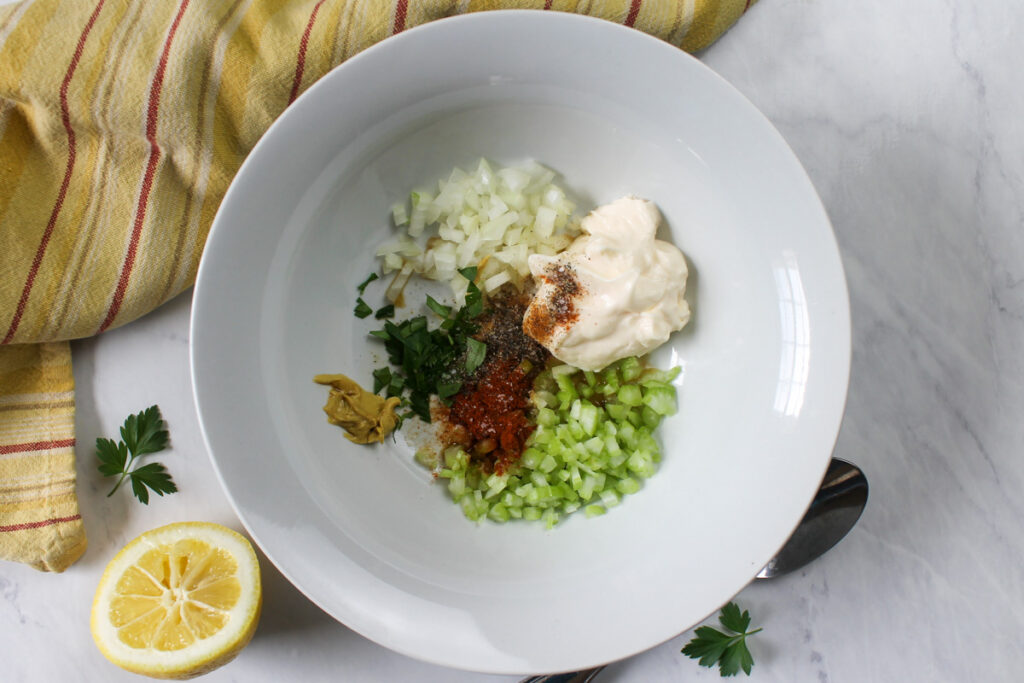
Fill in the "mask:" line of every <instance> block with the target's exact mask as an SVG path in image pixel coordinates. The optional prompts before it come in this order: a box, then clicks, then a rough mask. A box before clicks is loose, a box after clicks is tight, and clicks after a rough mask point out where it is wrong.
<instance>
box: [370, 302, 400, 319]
mask: <svg viewBox="0 0 1024 683" xmlns="http://www.w3.org/2000/svg"><path fill="white" fill-rule="evenodd" d="M373 317H374V318H376V319H377V320H382V319H383V318H394V317H395V305H394V304H388V305H387V306H381V307H380V308H378V309H377V312H376V313H374V314H373Z"/></svg>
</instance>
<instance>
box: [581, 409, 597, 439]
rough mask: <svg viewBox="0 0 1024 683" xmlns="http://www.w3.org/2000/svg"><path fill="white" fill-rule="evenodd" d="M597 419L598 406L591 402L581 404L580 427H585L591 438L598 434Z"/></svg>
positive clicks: (584, 429)
mask: <svg viewBox="0 0 1024 683" xmlns="http://www.w3.org/2000/svg"><path fill="white" fill-rule="evenodd" d="M597 418H598V408H597V406H595V405H594V404H593V403H591V402H590V401H586V402H585V403H581V406H580V414H579V421H580V426H581V427H583V431H584V432H586V433H587V434H588V435H589V436H593V435H594V434H595V433H596V432H597Z"/></svg>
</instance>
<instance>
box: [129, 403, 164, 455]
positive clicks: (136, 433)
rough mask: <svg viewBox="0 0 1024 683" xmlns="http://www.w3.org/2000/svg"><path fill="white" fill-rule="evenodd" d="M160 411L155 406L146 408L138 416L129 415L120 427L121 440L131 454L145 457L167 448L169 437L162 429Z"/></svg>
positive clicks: (162, 422) (162, 423)
mask: <svg viewBox="0 0 1024 683" xmlns="http://www.w3.org/2000/svg"><path fill="white" fill-rule="evenodd" d="M163 426H164V421H163V420H162V419H160V409H159V408H157V407H156V406H150V407H149V408H146V409H145V410H143V411H142V412H141V413H139V414H138V415H129V416H128V419H127V420H125V421H124V426H123V427H121V438H122V439H124V443H125V445H126V446H127V447H128V450H129V451H131V452H132V454H134V455H136V456H139V455H146V454H147V453H156V452H158V451H162V450H163V449H165V448H167V443H168V441H170V435H169V434H168V433H167V430H166V429H164V428H163Z"/></svg>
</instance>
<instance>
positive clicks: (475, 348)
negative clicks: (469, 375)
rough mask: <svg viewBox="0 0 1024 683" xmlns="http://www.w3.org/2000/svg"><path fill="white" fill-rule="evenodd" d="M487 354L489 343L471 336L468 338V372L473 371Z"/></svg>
mask: <svg viewBox="0 0 1024 683" xmlns="http://www.w3.org/2000/svg"><path fill="white" fill-rule="evenodd" d="M486 356H487V344H485V343H483V342H482V341H477V340H476V339H473V338H472V337H470V338H469V339H467V340H466V372H473V371H474V370H476V369H477V368H478V367H480V365H481V363H483V362H484V358H485V357H486Z"/></svg>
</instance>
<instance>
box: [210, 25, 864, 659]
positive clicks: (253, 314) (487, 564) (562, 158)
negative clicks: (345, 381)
mask: <svg viewBox="0 0 1024 683" xmlns="http://www.w3.org/2000/svg"><path fill="white" fill-rule="evenodd" d="M481 156H483V157H487V158H489V159H491V160H494V161H497V162H506V163H507V162H514V161H519V160H525V159H530V158H533V159H536V160H538V161H541V162H542V163H544V164H547V165H549V166H550V167H551V168H553V169H556V170H557V171H559V172H560V173H561V174H562V175H563V178H562V182H563V183H564V185H565V186H566V187H567V188H569V189H570V190H571V191H572V192H573V193H574V195H575V197H576V199H577V200H578V203H579V206H580V207H581V208H583V209H585V210H586V209H589V208H592V207H593V206H595V205H597V204H600V203H603V202H606V201H610V200H612V199H615V198H617V197H619V196H621V195H623V194H627V193H635V194H637V195H640V196H643V197H646V198H649V199H652V200H654V201H655V202H657V204H658V206H659V207H660V208H661V210H662V212H663V214H664V216H665V218H666V221H667V224H668V226H669V228H668V230H669V231H670V235H668V237H669V238H670V239H672V241H674V242H675V244H677V245H678V246H679V247H681V248H682V249H683V250H684V252H685V253H686V254H687V256H688V259H689V262H690V265H691V266H692V271H691V272H692V274H691V281H690V293H689V298H690V301H691V304H692V307H693V311H694V314H693V320H692V322H691V323H690V325H689V326H688V327H687V328H686V329H685V330H683V331H682V332H681V333H678V334H676V335H675V336H674V337H673V338H672V340H671V341H670V342H669V343H668V344H667V345H666V346H664V347H663V348H662V349H661V350H659V351H658V352H657V354H656V360H657V362H658V363H659V364H661V365H663V366H667V365H668V364H670V363H678V364H680V365H682V366H683V368H684V372H683V375H682V379H681V380H680V387H679V406H680V410H679V413H678V415H676V416H674V417H672V418H670V419H668V420H666V421H665V423H664V424H663V426H662V428H661V431H660V436H661V440H662V442H663V444H664V450H665V458H664V461H663V464H662V466H661V469H660V471H659V472H658V473H657V474H656V475H655V476H654V477H653V478H652V479H650V480H649V481H648V482H647V484H646V486H645V488H644V489H643V490H642V491H641V492H639V493H638V494H636V495H634V496H630V497H628V498H626V499H625V501H624V504H622V505H620V506H619V507H616V508H614V509H612V510H611V511H610V512H609V513H608V514H607V515H605V516H603V517H599V518H595V519H584V518H582V517H581V518H579V519H576V518H571V519H569V520H568V521H567V522H565V523H564V524H561V525H559V526H558V527H556V528H555V529H553V530H551V531H545V530H544V529H543V527H542V526H541V525H536V524H525V523H509V524H506V525H496V524H493V523H490V522H487V523H484V524H481V525H476V524H473V523H470V522H468V521H467V520H466V519H464V518H463V516H462V513H461V511H460V510H459V508H458V507H457V506H455V505H453V504H452V503H451V502H450V501H449V500H448V499H447V498H446V495H445V492H444V490H443V487H442V486H440V485H436V484H432V483H431V479H430V476H429V475H428V474H427V473H426V472H425V471H423V470H422V469H420V468H419V467H418V466H416V465H415V464H414V463H413V462H412V459H411V452H410V450H409V449H408V448H406V447H405V445H404V443H403V441H402V439H399V440H398V441H397V443H396V444H387V445H385V446H382V447H378V448H372V449H371V448H364V447H356V446H352V445H350V444H349V443H348V442H347V441H346V440H345V439H343V438H342V435H341V432H340V431H339V430H338V429H337V428H336V427H332V426H330V425H328V424H327V422H326V421H325V419H324V415H323V413H322V412H321V406H322V404H323V402H324V399H325V390H324V388H323V387H320V386H317V385H315V384H313V382H312V377H313V375H314V374H316V373H321V372H345V373H348V374H351V375H354V376H355V377H357V378H359V379H361V380H363V381H367V382H368V381H369V377H370V370H371V368H372V367H373V365H374V361H373V357H372V354H371V346H370V344H369V342H368V341H367V337H366V332H367V330H369V329H371V325H370V323H369V322H368V321H357V320H356V319H355V318H354V317H353V316H352V308H353V303H354V299H355V286H356V284H357V283H358V282H359V281H360V280H362V279H363V277H364V276H366V274H367V273H369V272H370V271H371V270H372V269H374V268H375V263H374V259H373V249H374V247H375V246H377V245H378V244H379V243H380V242H382V241H384V240H385V239H387V238H388V237H389V235H390V234H391V228H390V227H389V221H388V207H389V206H390V204H391V203H392V202H394V201H396V200H397V199H399V198H402V197H404V196H405V195H406V193H407V192H408V191H409V190H410V188H412V187H413V186H415V185H420V184H423V183H425V182H428V181H432V180H434V179H436V178H437V177H438V176H440V175H441V174H443V173H446V172H447V171H448V170H449V169H451V168H452V167H453V166H455V165H459V164H461V165H467V164H471V163H473V162H475V160H476V159H477V158H479V157H481ZM849 359H850V330H849V308H848V302H847V295H846V288H845V281H844V279H843V273H842V267H841V264H840V260H839V256H838V253H837V249H836V244H835V240H834V237H833V234H832V232H831V229H830V227H829V223H828V219H827V217H826V215H825V213H824V211H823V210H822V207H821V204H820V202H819V200H818V198H817V196H816V195H815V192H814V189H813V188H812V186H811V183H810V182H809V181H808V178H807V176H806V175H805V173H804V171H803V170H802V168H801V167H800V164H799V163H798V162H797V160H796V158H795V157H794V156H793V154H792V152H791V151H790V150H789V148H788V147H787V146H786V144H785V142H783V140H782V138H781V137H780V136H779V134H778V133H777V132H776V131H775V130H774V129H773V128H772V126H771V125H770V124H769V123H768V121H767V120H765V118H764V117H763V116H761V115H760V114H759V113H758V112H757V111H756V110H755V109H754V107H753V106H751V104H750V103H749V102H747V101H746V100H745V99H744V98H743V97H742V96H741V95H739V94H738V93H737V92H736V91H735V90H734V89H733V88H732V87H730V86H729V85H728V84H727V83H726V82H725V81H723V80H722V79H721V78H719V77H718V76H716V75H715V74H714V73H712V72H711V71H710V70H709V69H708V68H706V67H704V66H703V65H702V64H701V63H700V62H698V61H697V60H695V59H693V58H692V57H689V56H687V55H686V54H684V53H683V52H681V51H679V50H677V49H675V48H673V47H671V46H669V45H667V44H665V43H662V42H660V41H658V40H655V39H653V38H650V37H648V36H646V35H644V34H641V33H640V32H637V31H634V30H632V29H626V28H622V27H620V26H616V25H613V24H610V23H606V22H603V21H598V20H593V19H586V18H581V17H577V16H570V15H565V14H556V13H539V12H512V13H508V12H496V13H483V14H477V15H471V16H466V17H460V18H455V19H448V20H443V21H439V22H436V23H433V24H429V25H427V26H425V27H422V28H417V29H414V30H411V31H408V32H406V33H403V34H401V35H399V36H397V37H396V38H393V39H389V40H387V41H385V42H383V43H381V44H380V45H378V46H376V47H373V48H370V49H369V50H367V51H365V52H364V53H362V54H360V55H358V56H357V57H355V58H353V59H351V60H349V61H348V62H347V63H345V64H344V65H343V66H342V67H340V68H338V69H336V70H335V71H333V72H332V73H330V74H329V75H327V76H326V77H325V78H323V79H322V80H321V81H320V82H318V83H317V84H316V85H314V86H313V87H312V88H310V90H309V92H307V93H306V94H304V95H303V96H302V97H301V98H300V99H299V100H298V101H297V102H296V103H295V104H294V105H293V106H292V107H290V108H289V109H288V110H287V111H286V112H285V114H284V115H283V116H281V118H280V119H279V120H278V121H277V122H276V123H275V124H274V125H273V126H272V127H271V129H270V130H269V132H267V134H266V135H265V136H264V137H263V139H262V140H261V141H260V143H259V144H258V145H257V147H256V149H255V150H254V151H253V153H252V154H251V155H250V157H249V158H248V160H247V161H246V162H245V164H244V166H243V167H242V170H241V171H240V172H239V174H238V177H237V178H236V179H235V181H234V183H233V185H232V186H231V189H230V191H229V192H228V194H227V197H226V198H225V200H224V203H223V205H222V206H221V208H220V212H219V214H218V215H217V219H216V221H215V223H214V226H213V230H212V232H211V234H210V238H209V242H208V244H207V246H206V253H205V254H204V257H203V262H202V266H201V268H200V271H199V278H198V282H197V285H196V291H195V302H194V308H193V317H192V373H193V381H194V386H195V396H196V402H197V404H198V409H199V415H200V419H201V423H202V428H203V432H204V434H205V437H206V441H207V445H208V447H209V449H210V452H211V454H212V457H213V460H214V464H215V466H216V469H217V471H218V473H219V475H220V477H221V480H222V483H223V485H224V487H225V489H226V490H227V492H228V495H229V497H230V498H231V501H232V503H233V504H234V506H235V508H236V510H237V511H238V514H239V516H240V517H241V519H242V521H243V522H244V524H245V526H246V528H247V529H248V530H249V531H250V533H251V534H252V536H253V538H254V539H255V540H256V542H257V543H259V545H260V546H261V547H262V548H263V550H264V551H265V552H266V554H267V555H268V556H269V557H270V558H271V560H272V561H273V562H274V563H275V564H276V565H277V566H278V568H279V569H280V570H281V571H282V572H283V573H284V574H285V575H286V576H288V578H289V579H290V580H291V581H292V582H293V583H294V584H295V585H296V586H297V587H298V588H299V589H300V590H302V591H303V592H304V593H305V594H306V595H308V596H309V598H310V599H311V600H313V601H314V602H316V603H317V604H318V605H320V606H321V607H322V608H323V609H324V610H326V611H327V612H329V613H330V614H331V615H333V616H334V617H335V618H337V619H338V620H339V621H342V622H343V623H345V624H347V625H348V626H350V627H351V628H353V629H355V630H356V631H358V632H359V633H361V634H363V635H365V636H366V637H368V638H371V639H373V640H375V641H377V642H378V643H381V644H382V645H385V646H387V647H390V648H393V649H395V650H397V651H399V652H402V653H405V654H407V655H411V656H413V657H418V658H421V659H424V660H428V661H431V662H435V663H439V664H443V665H447V666H452V667H459V668H465V669H473V670H479V671H488V672H501V673H523V672H538V671H561V670H571V669H578V668H583V667H588V666H592V665H596V664H600V663H604V662H608V661H611V660H615V659H619V658H622V657H626V656H628V655H631V654H634V653H636V652H640V651H642V650H644V649H647V648H649V647H651V646H653V645H655V644H657V643H659V642H662V641H664V640H666V639H668V638H671V637H672V636H674V635H676V634H678V633H680V632H681V631H683V630H685V629H686V628H688V627H689V626H691V625H693V624H694V623H695V622H697V621H699V620H701V619H702V618H704V617H705V616H706V615H708V614H709V613H711V612H713V611H714V610H715V609H716V608H717V607H718V606H719V605H721V604H722V603H724V602H725V601H727V600H728V599H729V598H730V597H731V596H732V595H734V594H735V593H736V592H737V591H739V590H740V589H741V588H742V587H743V586H744V585H746V583H747V582H749V581H750V579H751V578H752V577H753V576H754V575H755V574H756V573H757V571H758V570H759V569H760V568H761V566H762V565H763V564H765V562H766V561H767V560H768V559H769V558H771V557H772V555H773V554H774V553H775V552H776V551H777V550H778V549H779V548H780V547H781V546H782V544H783V542H784V541H785V540H786V538H787V537H788V536H789V534H790V532H791V531H792V529H793V528H794V527H795V525H796V524H797V522H798V521H799V519H800V517H801V515H802V514H803V512H804V510H805V509H806V507H807V505H808V503H809V502H810V500H811V497H812V495H813V494H814V492H815V490H816V489H817V486H818V483H819V481H820V479H821V477H822V475H823V473H824V470H825V467H826V465H827V464H828V461H829V457H830V453H831V450H832V447H833V445H834V441H835V438H836V434H837V431H838V429H839V423H840V418H841V416H842V412H843V404H844V400H845V397H846V388H847V381H848V371H849Z"/></svg>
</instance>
